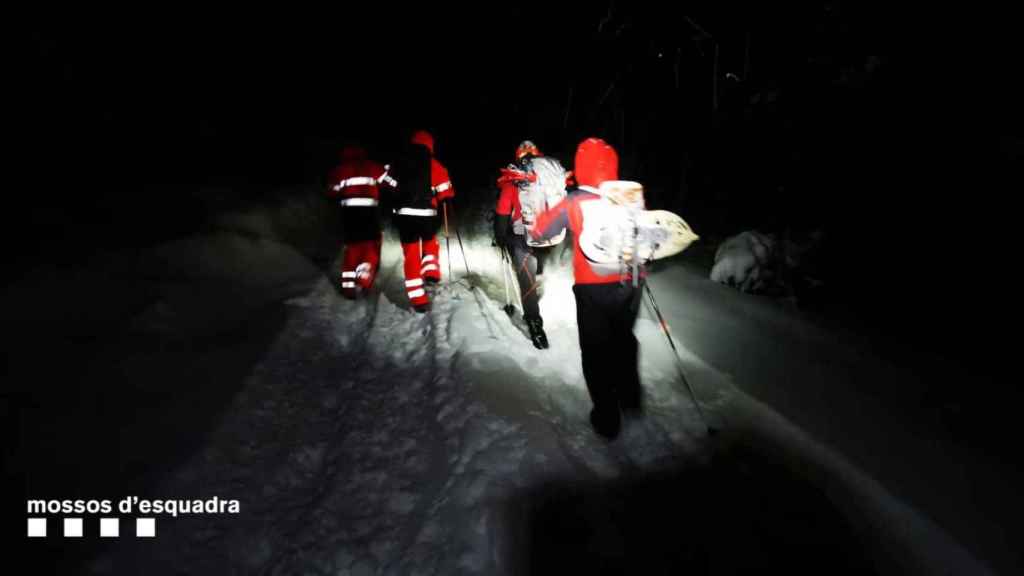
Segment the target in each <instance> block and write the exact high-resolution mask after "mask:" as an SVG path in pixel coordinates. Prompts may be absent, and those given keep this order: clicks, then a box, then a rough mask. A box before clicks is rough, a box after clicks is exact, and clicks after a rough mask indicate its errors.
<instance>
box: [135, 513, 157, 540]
mask: <svg viewBox="0 0 1024 576" xmlns="http://www.w3.org/2000/svg"><path fill="white" fill-rule="evenodd" d="M135 535H136V536H137V537H139V538H153V537H155V536H156V518H136V519H135Z"/></svg>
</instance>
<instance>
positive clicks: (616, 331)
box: [610, 284, 643, 415]
mask: <svg viewBox="0 0 1024 576" xmlns="http://www.w3.org/2000/svg"><path fill="white" fill-rule="evenodd" d="M615 286H616V288H617V290H616V297H615V303H614V314H613V316H612V319H611V321H612V336H611V338H610V342H611V343H612V347H613V348H614V349H615V350H616V358H617V360H618V361H617V362H616V363H615V366H614V368H615V390H616V393H617V396H618V400H619V406H620V407H621V408H622V411H623V412H625V413H626V414H631V415H638V414H640V413H641V412H642V411H643V388H642V387H641V385H640V365H639V344H638V342H637V339H636V335H635V334H633V326H634V324H635V323H636V317H637V313H638V312H639V311H640V297H641V296H642V292H641V291H640V288H634V287H633V286H632V285H629V284H626V285H621V284H616V285H615Z"/></svg>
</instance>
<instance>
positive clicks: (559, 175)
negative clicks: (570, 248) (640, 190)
mask: <svg viewBox="0 0 1024 576" xmlns="http://www.w3.org/2000/svg"><path fill="white" fill-rule="evenodd" d="M526 170H527V172H529V173H531V174H534V175H535V176H536V178H535V180H534V181H532V182H523V183H521V184H520V185H519V207H520V210H521V211H522V219H521V220H518V221H516V222H513V223H512V229H513V231H514V232H515V233H516V234H522V235H523V236H524V237H525V238H526V244H527V245H528V246H533V247H547V246H555V245H557V244H559V243H561V242H562V240H563V239H565V230H562V231H561V232H559V233H558V234H557V235H556V236H554V237H553V238H550V239H548V240H537V239H534V238H533V237H532V236H530V234H529V233H528V231H529V230H530V229H532V228H533V224H534V222H535V221H536V219H537V216H539V215H540V213H541V212H544V211H545V210H548V209H550V208H552V207H554V206H555V205H556V204H558V203H559V202H561V201H562V200H563V199H564V198H565V195H566V192H565V178H566V171H565V168H563V167H562V164H561V163H559V162H558V160H556V159H554V158H548V157H547V156H540V157H536V158H531V159H530V160H529V161H528V162H527V165H526Z"/></svg>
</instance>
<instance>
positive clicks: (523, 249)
mask: <svg viewBox="0 0 1024 576" xmlns="http://www.w3.org/2000/svg"><path fill="white" fill-rule="evenodd" d="M509 238H510V241H509V251H510V252H511V254H510V256H511V257H512V269H513V270H515V271H516V278H517V279H518V280H519V298H520V300H521V301H522V303H523V318H524V319H526V320H540V319H541V317H540V294H539V293H538V292H537V290H538V288H539V285H538V282H537V275H538V274H542V273H543V272H544V259H545V258H546V257H547V254H548V251H549V250H550V248H534V247H530V246H528V245H527V244H526V238H524V237H523V236H522V235H520V234H512V235H511V236H510V237H509Z"/></svg>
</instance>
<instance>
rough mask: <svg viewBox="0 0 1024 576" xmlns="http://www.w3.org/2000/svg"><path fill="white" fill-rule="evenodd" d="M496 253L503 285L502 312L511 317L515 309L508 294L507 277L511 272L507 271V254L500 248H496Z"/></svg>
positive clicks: (510, 295)
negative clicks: (503, 304) (499, 255)
mask: <svg viewBox="0 0 1024 576" xmlns="http://www.w3.org/2000/svg"><path fill="white" fill-rule="evenodd" d="M498 251H499V252H501V280H502V282H503V283H504V284H505V307H504V308H502V310H504V311H505V314H508V315H509V316H512V315H514V314H515V313H516V309H515V308H513V307H512V294H511V293H510V292H509V289H510V284H509V281H508V276H509V274H511V271H510V270H509V264H508V254H507V253H506V252H505V249H504V248H502V247H501V246H499V247H498Z"/></svg>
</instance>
